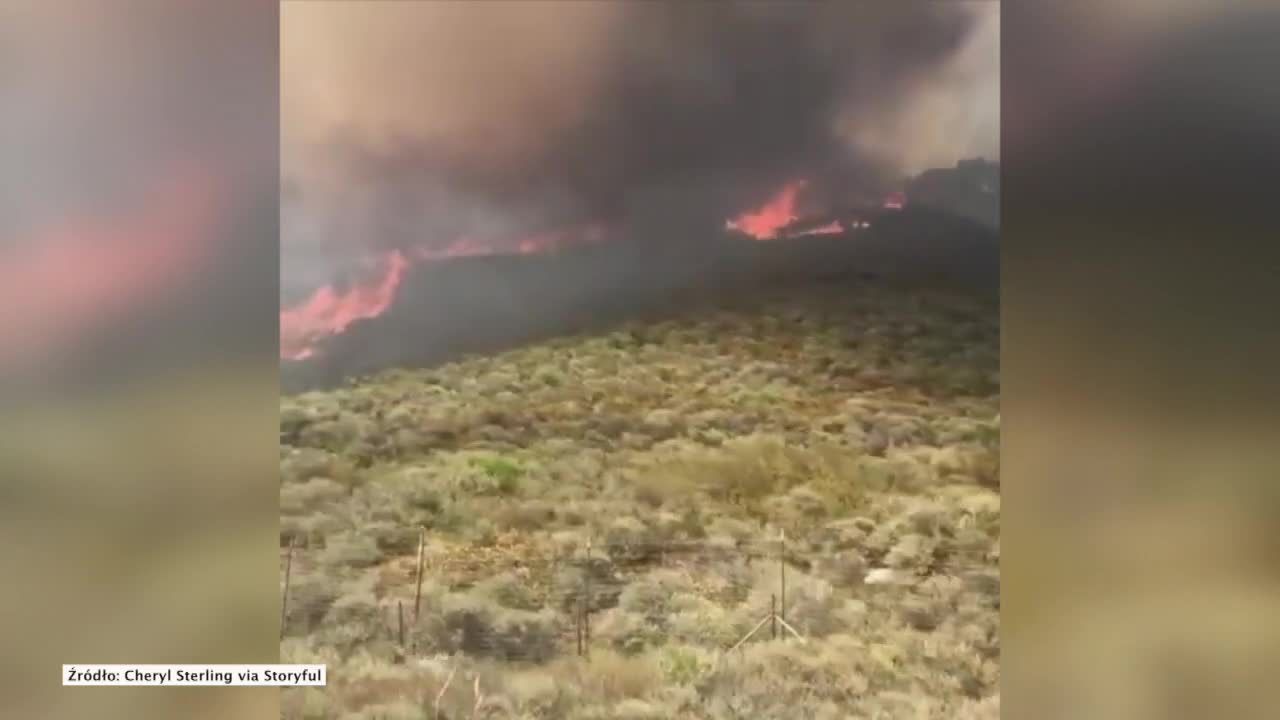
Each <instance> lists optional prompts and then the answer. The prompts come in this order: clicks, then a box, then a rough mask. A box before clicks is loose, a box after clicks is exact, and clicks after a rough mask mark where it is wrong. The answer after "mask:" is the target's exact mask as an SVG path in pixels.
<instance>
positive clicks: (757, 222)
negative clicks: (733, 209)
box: [724, 180, 809, 240]
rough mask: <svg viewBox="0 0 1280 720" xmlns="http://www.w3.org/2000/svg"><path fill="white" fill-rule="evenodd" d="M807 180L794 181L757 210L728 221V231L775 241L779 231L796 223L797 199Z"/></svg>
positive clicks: (784, 186) (726, 224)
mask: <svg viewBox="0 0 1280 720" xmlns="http://www.w3.org/2000/svg"><path fill="white" fill-rule="evenodd" d="M808 184H809V183H808V181H807V180H793V181H791V182H789V183H787V184H786V185H783V186H782V189H781V190H779V191H778V193H777V194H776V195H774V196H773V197H772V198H771V199H770V200H769V201H768V202H766V203H765V204H764V205H762V206H760V207H759V208H757V209H756V210H748V211H747V212H744V213H742V214H741V215H739V216H738V217H736V218H733V219H731V220H726V221H725V223H724V226H725V228H726V229H728V230H737V231H739V232H743V233H746V234H747V235H750V236H751V237H753V238H755V239H757V240H773V239H774V238H776V237H778V231H780V230H781V229H782V228H784V227H786V226H787V225H790V224H791V223H793V222H795V221H796V220H797V219H798V218H797V216H796V214H795V210H796V197H797V196H798V195H799V194H800V191H801V190H803V189H804V187H805V186H806V185H808Z"/></svg>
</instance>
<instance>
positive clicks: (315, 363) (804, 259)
mask: <svg viewBox="0 0 1280 720" xmlns="http://www.w3.org/2000/svg"><path fill="white" fill-rule="evenodd" d="M998 275H999V242H998V236H997V234H996V233H995V232H994V231H993V230H991V229H988V228H987V227H984V226H983V225H981V224H979V223H977V222H974V221H972V220H968V219H965V218H961V217H958V216H955V215H951V214H947V213H944V212H940V211H936V210H931V209H927V208H911V209H908V210H907V211H905V212H901V213H892V212H885V213H882V214H880V215H878V216H877V217H874V218H873V220H872V226H871V227H870V228H867V229H859V230H856V231H848V232H844V233H840V234H831V235H821V236H812V237H802V238H793V239H788V240H785V241H777V242H755V241H751V240H749V239H745V238H742V237H739V236H733V235H725V236H718V237H713V238H711V239H710V240H707V239H705V238H704V239H701V240H692V241H689V242H675V241H671V242H665V243H649V242H646V243H640V242H616V243H608V244H604V245H598V246H592V247H582V248H575V249H572V250H566V251H562V252H557V253H546V254H535V255H512V256H490V257H475V258H458V259H451V260H445V261H440V262H433V263H429V264H424V265H422V266H420V267H416V268H414V271H413V272H412V273H411V274H410V275H409V276H408V277H406V279H405V281H404V283H403V285H402V286H401V287H400V288H399V289H398V291H397V297H396V300H395V302H394V304H393V305H392V306H391V307H390V308H389V309H388V310H387V311H386V312H385V313H383V314H382V315H380V316H378V317H374V318H369V319H366V320H361V321H358V322H356V323H354V324H353V325H352V326H351V327H350V328H349V329H348V330H347V331H346V332H345V333H343V334H340V335H336V336H334V337H332V338H329V339H328V340H327V341H326V342H325V343H324V344H323V345H321V346H320V348H319V352H318V353H317V354H316V355H315V356H313V357H311V358H308V359H306V360H302V361H286V362H284V363H283V365H282V369H281V384H282V390H283V391H284V392H286V393H294V392H302V391H305V390H310V389H318V388H325V387H332V386H335V385H339V384H341V383H342V382H343V381H344V379H346V378H350V377H353V376H357V375H361V374H366V373H371V372H375V371H378V370H382V369H388V368H397V367H430V366H434V365H438V364H441V363H444V362H448V361H451V360H455V359H458V358H459V357H462V356H466V355H470V354H477V353H492V352H498V351H502V350H506V349H510V348H514V347H517V346H520V345H522V344H524V343H529V342H533V341H536V340H540V339H544V338H549V337H554V336H558V335H565V334H573V333H579V332H586V331H595V330H603V329H607V328H609V327H611V326H613V325H616V324H619V323H622V322H627V321H635V320H643V319H645V318H654V319H657V318H661V317H666V316H671V315H673V314H677V313H679V312H681V311H682V310H684V309H685V308H688V307H689V306H690V305H692V304H698V305H707V304H710V305H714V304H716V303H718V302H722V301H728V300H730V299H732V298H735V297H741V296H750V295H753V294H760V293H765V292H776V291H794V292H803V291H804V289H805V288H806V287H811V286H817V285H820V286H823V287H826V288H830V287H832V286H834V287H837V288H838V287H841V286H848V287H850V288H853V287H856V286H858V285H860V284H865V283H868V282H875V283H886V284H897V285H912V284H914V285H922V286H931V285H946V286H955V287H960V288H963V289H965V291H967V292H978V293H983V294H994V293H995V292H996V288H997V283H998Z"/></svg>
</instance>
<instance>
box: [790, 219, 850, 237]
mask: <svg viewBox="0 0 1280 720" xmlns="http://www.w3.org/2000/svg"><path fill="white" fill-rule="evenodd" d="M842 232H844V225H841V224H840V221H839V220H832V221H831V222H829V223H827V224H826V225H822V226H820V227H816V228H811V229H809V230H803V231H801V232H798V233H796V235H797V236H801V235H835V234H837V233H842Z"/></svg>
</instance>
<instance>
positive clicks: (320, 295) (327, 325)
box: [280, 250, 409, 360]
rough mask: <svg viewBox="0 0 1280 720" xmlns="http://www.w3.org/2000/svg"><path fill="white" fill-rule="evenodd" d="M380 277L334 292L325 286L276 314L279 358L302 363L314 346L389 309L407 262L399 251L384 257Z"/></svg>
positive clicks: (313, 351)
mask: <svg viewBox="0 0 1280 720" xmlns="http://www.w3.org/2000/svg"><path fill="white" fill-rule="evenodd" d="M384 265H385V267H384V268H383V274H382V276H381V277H379V278H377V279H376V280H375V281H374V282H372V283H368V284H364V285H356V286H355V287H352V288H350V289H349V290H347V291H346V292H343V293H338V292H337V291H335V290H334V289H333V287H332V286H328V285H326V286H325V287H322V288H320V289H319V290H317V291H315V292H314V293H313V294H312V295H311V297H310V298H308V299H307V301H306V302H304V303H303V304H302V305H299V306H297V307H294V308H290V309H288V310H285V311H284V312H281V313H280V355H281V357H283V358H286V359H289V360H303V359H305V358H308V357H310V356H312V355H313V354H314V353H315V349H314V343H315V342H317V341H318V340H320V339H322V338H324V337H327V336H329V335H336V334H338V333H340V332H342V331H344V330H346V329H347V326H349V325H350V324H351V323H353V322H355V321H356V320H362V319H364V318H371V317H377V316H378V315H381V314H382V313H383V312H384V311H385V310H386V309H387V308H388V307H390V306H391V302H392V300H394V299H395V294H396V289H397V288H398V287H399V286H400V281H401V279H403V278H404V272H405V270H406V269H407V268H408V266H409V261H408V260H407V259H406V258H405V256H404V254H403V253H401V252H400V251H399V250H396V251H393V252H392V253H390V254H389V255H388V256H387V259H386V262H385V263H384Z"/></svg>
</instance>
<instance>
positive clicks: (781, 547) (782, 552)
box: [778, 530, 787, 621]
mask: <svg viewBox="0 0 1280 720" xmlns="http://www.w3.org/2000/svg"><path fill="white" fill-rule="evenodd" d="M778 578H779V582H780V584H781V585H782V588H781V591H780V594H781V595H782V605H781V606H780V607H779V608H778V617H780V618H782V619H783V620H784V621H785V620H786V619H787V531H786V530H780V531H778Z"/></svg>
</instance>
